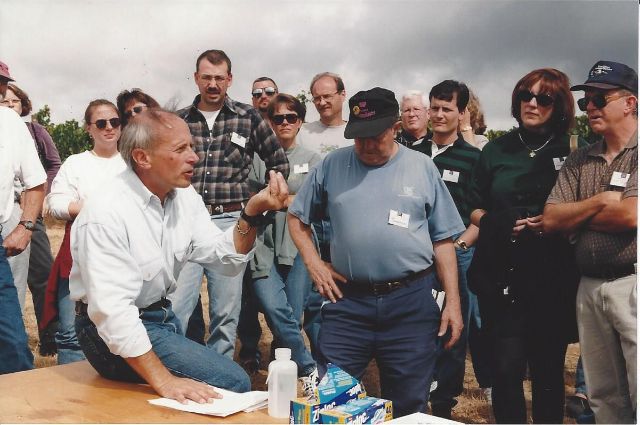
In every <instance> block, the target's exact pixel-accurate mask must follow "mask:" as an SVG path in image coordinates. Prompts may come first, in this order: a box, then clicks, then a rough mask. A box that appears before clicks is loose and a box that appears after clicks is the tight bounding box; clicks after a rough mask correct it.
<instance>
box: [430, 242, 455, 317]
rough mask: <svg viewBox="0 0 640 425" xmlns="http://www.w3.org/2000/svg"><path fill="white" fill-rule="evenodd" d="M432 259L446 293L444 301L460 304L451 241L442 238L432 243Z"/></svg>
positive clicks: (453, 250) (453, 249)
mask: <svg viewBox="0 0 640 425" xmlns="http://www.w3.org/2000/svg"><path fill="white" fill-rule="evenodd" d="M433 253H434V255H433V256H434V261H435V266H436V271H437V273H438V279H439V280H440V283H441V285H442V289H443V290H444V292H445V294H446V300H447V301H446V302H447V304H449V303H455V304H458V305H460V292H459V289H458V262H457V260H456V251H455V248H454V247H453V241H452V240H451V239H450V238H449V239H444V240H441V241H438V242H434V243H433Z"/></svg>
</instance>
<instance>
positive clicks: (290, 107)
mask: <svg viewBox="0 0 640 425" xmlns="http://www.w3.org/2000/svg"><path fill="white" fill-rule="evenodd" d="M305 114H306V109H305V107H304V105H303V104H302V103H301V102H300V101H299V100H298V99H296V98H295V97H293V96H291V95H288V94H284V93H280V94H278V95H276V96H275V97H274V98H273V99H272V100H271V102H270V103H269V106H268V107H267V117H268V119H269V121H270V124H271V128H272V129H273V131H274V133H275V134H276V137H277V138H278V141H279V142H280V145H281V146H282V148H283V149H284V151H285V153H286V155H287V159H288V160H289V165H290V167H291V173H290V174H289V178H288V180H287V184H288V185H289V194H290V195H289V198H290V200H289V201H290V202H293V198H294V197H295V193H296V192H297V190H298V189H299V188H300V186H301V185H302V182H304V179H305V178H306V176H307V174H308V173H309V171H310V170H311V168H312V167H313V166H314V165H315V164H316V163H318V162H319V161H320V155H318V154H317V153H315V152H313V151H310V150H308V149H306V148H304V147H302V146H299V145H298V144H297V143H296V136H297V134H298V131H300V127H301V126H302V123H303V122H304V118H305ZM266 172H267V170H266V167H265V165H264V162H262V161H260V160H259V159H256V160H254V162H253V170H252V174H251V175H250V176H249V178H250V179H251V180H255V181H259V182H262V183H264V180H265V174H266ZM256 245H257V246H256V251H255V256H254V259H253V260H252V261H251V282H252V285H251V289H252V290H253V293H254V294H255V297H256V298H257V300H258V302H259V304H260V306H261V307H262V311H263V312H264V315H265V317H266V319H267V323H268V324H269V327H270V328H271V331H272V333H273V335H274V340H277V341H278V342H277V345H278V346H282V347H287V348H290V349H291V358H292V360H293V361H295V362H296V364H297V365H298V376H299V379H300V381H301V382H302V385H303V391H304V393H305V396H309V395H312V394H313V388H314V386H313V385H314V384H317V377H318V376H317V371H316V363H315V361H314V360H313V358H312V357H311V354H310V353H309V351H308V350H307V348H306V347H305V344H304V339H303V337H302V333H301V332H300V323H299V319H300V318H299V317H295V316H294V313H293V309H292V307H291V304H290V303H289V301H288V297H289V296H290V295H295V294H299V293H302V291H304V288H301V287H300V286H301V285H304V284H305V282H307V281H308V278H306V277H305V276H304V275H301V273H306V271H305V270H294V269H292V265H293V260H294V259H295V257H296V254H297V253H298V250H297V249H296V247H295V245H294V244H293V241H292V240H291V236H289V228H288V226H287V212H286V211H278V212H277V213H276V215H275V220H274V222H273V224H270V225H268V226H265V227H264V228H263V229H262V231H261V232H260V234H259V236H258V239H257V240H256ZM258 337H259V335H258ZM246 342H249V341H245V343H246ZM248 345H250V346H257V341H251V342H250V343H249V344H248ZM245 355H246V353H245Z"/></svg>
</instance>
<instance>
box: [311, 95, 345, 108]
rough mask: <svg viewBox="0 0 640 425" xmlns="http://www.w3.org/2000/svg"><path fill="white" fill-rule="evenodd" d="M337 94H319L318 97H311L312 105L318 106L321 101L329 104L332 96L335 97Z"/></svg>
mask: <svg viewBox="0 0 640 425" xmlns="http://www.w3.org/2000/svg"><path fill="white" fill-rule="evenodd" d="M338 93H339V92H335V93H329V94H321V95H318V96H313V103H315V104H316V105H317V104H319V103H320V102H322V101H323V100H324V101H325V102H329V101H330V100H331V99H333V96H335V95H337V94H338Z"/></svg>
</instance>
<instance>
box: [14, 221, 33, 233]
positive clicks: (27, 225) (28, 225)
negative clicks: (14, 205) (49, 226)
mask: <svg viewBox="0 0 640 425" xmlns="http://www.w3.org/2000/svg"><path fill="white" fill-rule="evenodd" d="M18 224H22V225H23V226H24V228H25V229H27V230H30V231H32V232H33V231H34V230H35V228H36V225H35V224H34V223H33V221H31V220H22V221H19V222H18Z"/></svg>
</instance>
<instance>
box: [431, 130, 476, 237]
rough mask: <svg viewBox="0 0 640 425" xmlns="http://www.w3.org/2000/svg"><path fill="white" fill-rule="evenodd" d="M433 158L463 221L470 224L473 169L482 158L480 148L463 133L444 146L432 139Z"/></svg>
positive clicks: (466, 224) (467, 224)
mask: <svg viewBox="0 0 640 425" xmlns="http://www.w3.org/2000/svg"><path fill="white" fill-rule="evenodd" d="M430 143H431V144H432V146H431V152H430V153H431V155H430V156H431V158H432V159H433V163H434V164H436V167H438V171H440V177H442V180H444V183H445V184H446V185H447V189H449V193H451V197H452V198H453V202H455V204H456V207H457V208H458V212H459V213H460V217H461V218H462V222H463V223H464V225H465V226H469V223H470V216H471V207H470V205H469V198H470V195H471V182H472V178H473V171H474V169H475V166H476V164H477V163H478V160H479V159H480V149H478V148H476V147H474V146H472V145H470V144H469V143H467V142H466V141H465V140H464V139H463V138H462V135H461V134H458V138H457V139H456V140H455V141H454V142H453V143H450V144H448V145H446V146H443V147H438V145H436V143H435V142H433V141H432V140H431V141H430Z"/></svg>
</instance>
